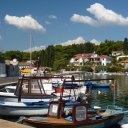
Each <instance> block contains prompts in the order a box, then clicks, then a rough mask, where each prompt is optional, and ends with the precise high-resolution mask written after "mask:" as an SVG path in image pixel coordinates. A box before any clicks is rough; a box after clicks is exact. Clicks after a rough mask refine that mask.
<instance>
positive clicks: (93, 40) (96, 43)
mask: <svg viewBox="0 0 128 128" xmlns="http://www.w3.org/2000/svg"><path fill="white" fill-rule="evenodd" d="M90 42H91V43H93V44H95V45H99V44H100V43H101V41H97V40H96V39H92V40H91V41H90Z"/></svg>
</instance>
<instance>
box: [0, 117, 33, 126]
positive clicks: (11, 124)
mask: <svg viewBox="0 0 128 128" xmlns="http://www.w3.org/2000/svg"><path fill="white" fill-rule="evenodd" d="M0 127H1V128H32V127H30V126H27V125H23V124H19V123H16V122H11V121H7V120H3V119H0Z"/></svg>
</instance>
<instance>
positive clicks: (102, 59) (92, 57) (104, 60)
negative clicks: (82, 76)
mask: <svg viewBox="0 0 128 128" xmlns="http://www.w3.org/2000/svg"><path fill="white" fill-rule="evenodd" d="M111 61H112V58H111V57H109V56H107V55H101V56H99V55H97V54H94V53H88V54H76V55H74V56H73V57H72V58H71V60H70V63H71V64H74V65H75V66H80V65H81V66H82V65H83V64H84V63H86V62H94V63H101V65H104V66H106V65H107V64H108V63H111Z"/></svg>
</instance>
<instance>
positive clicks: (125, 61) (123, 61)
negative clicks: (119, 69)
mask: <svg viewBox="0 0 128 128" xmlns="http://www.w3.org/2000/svg"><path fill="white" fill-rule="evenodd" d="M120 64H121V65H122V66H124V68H125V69H127V68H128V60H122V61H121V62H120Z"/></svg>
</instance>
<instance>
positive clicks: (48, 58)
mask: <svg viewBox="0 0 128 128" xmlns="http://www.w3.org/2000/svg"><path fill="white" fill-rule="evenodd" d="M113 50H114V51H115V50H122V51H124V54H128V39H127V38H124V40H123V41H112V40H105V41H104V42H101V43H100V44H99V45H95V44H93V43H90V42H85V43H84V44H72V45H68V46H62V45H55V46H54V45H49V46H48V47H47V48H46V49H45V50H42V51H34V52H32V60H38V59H39V61H40V65H41V66H47V67H51V68H52V69H54V70H59V69H63V68H66V67H67V65H69V60H70V59H71V57H73V56H74V55H75V54H79V53H96V54H99V55H109V56H111V52H112V51H113ZM0 57H1V58H4V59H9V60H11V59H13V58H17V59H18V61H19V62H21V61H26V60H29V59H30V53H27V52H21V51H6V52H4V53H1V54H0Z"/></svg>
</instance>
